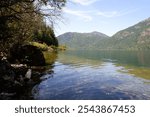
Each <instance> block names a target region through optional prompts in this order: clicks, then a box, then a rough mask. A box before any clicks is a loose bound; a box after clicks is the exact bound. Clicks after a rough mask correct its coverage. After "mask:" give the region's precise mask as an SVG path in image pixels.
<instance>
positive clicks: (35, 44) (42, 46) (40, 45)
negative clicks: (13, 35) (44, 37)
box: [30, 42, 49, 51]
mask: <svg viewBox="0 0 150 117" xmlns="http://www.w3.org/2000/svg"><path fill="white" fill-rule="evenodd" d="M30 44H31V45H33V46H36V47H38V48H39V49H40V50H42V51H48V49H49V47H48V45H47V44H45V43H43V44H42V43H38V42H30Z"/></svg>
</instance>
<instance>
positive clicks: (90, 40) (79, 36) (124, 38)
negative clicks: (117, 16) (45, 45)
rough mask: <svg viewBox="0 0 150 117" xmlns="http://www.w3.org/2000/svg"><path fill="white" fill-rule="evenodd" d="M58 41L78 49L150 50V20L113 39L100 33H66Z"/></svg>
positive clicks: (124, 31)
mask: <svg viewBox="0 0 150 117" xmlns="http://www.w3.org/2000/svg"><path fill="white" fill-rule="evenodd" d="M58 40H59V42H60V44H65V45H66V46H68V47H70V48H77V49H124V50H142V49H150V18H148V19H146V20H144V21H141V22H139V23H138V24H136V25H134V26H131V27H129V28H127V29H124V30H121V31H119V32H117V33H116V34H115V35H113V36H112V37H108V36H107V35H105V34H102V33H99V32H92V33H65V34H63V35H60V36H59V37H58Z"/></svg>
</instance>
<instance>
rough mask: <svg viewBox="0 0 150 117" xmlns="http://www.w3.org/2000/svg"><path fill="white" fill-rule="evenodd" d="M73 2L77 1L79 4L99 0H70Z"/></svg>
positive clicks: (87, 3) (88, 3)
mask: <svg viewBox="0 0 150 117" xmlns="http://www.w3.org/2000/svg"><path fill="white" fill-rule="evenodd" d="M70 1H72V2H74V3H79V4H81V5H90V4H93V3H94V2H97V1H100V0H70Z"/></svg>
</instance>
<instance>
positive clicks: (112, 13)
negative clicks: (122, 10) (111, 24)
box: [97, 11, 118, 17]
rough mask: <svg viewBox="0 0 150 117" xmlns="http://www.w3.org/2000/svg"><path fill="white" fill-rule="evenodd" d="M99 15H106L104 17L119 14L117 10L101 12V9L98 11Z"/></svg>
mask: <svg viewBox="0 0 150 117" xmlns="http://www.w3.org/2000/svg"><path fill="white" fill-rule="evenodd" d="M97 15H100V16H104V17H115V16H117V15H118V12H117V11H111V12H101V11H99V12H98V13H97Z"/></svg>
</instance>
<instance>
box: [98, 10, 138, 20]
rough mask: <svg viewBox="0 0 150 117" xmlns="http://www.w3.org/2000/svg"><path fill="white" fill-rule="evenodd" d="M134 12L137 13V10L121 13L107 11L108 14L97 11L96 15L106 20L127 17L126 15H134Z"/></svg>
mask: <svg viewBox="0 0 150 117" xmlns="http://www.w3.org/2000/svg"><path fill="white" fill-rule="evenodd" d="M136 11H137V9H133V10H123V11H109V12H102V11H98V12H97V15H99V16H103V17H107V18H112V17H119V16H124V15H128V14H131V13H134V12H136Z"/></svg>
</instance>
